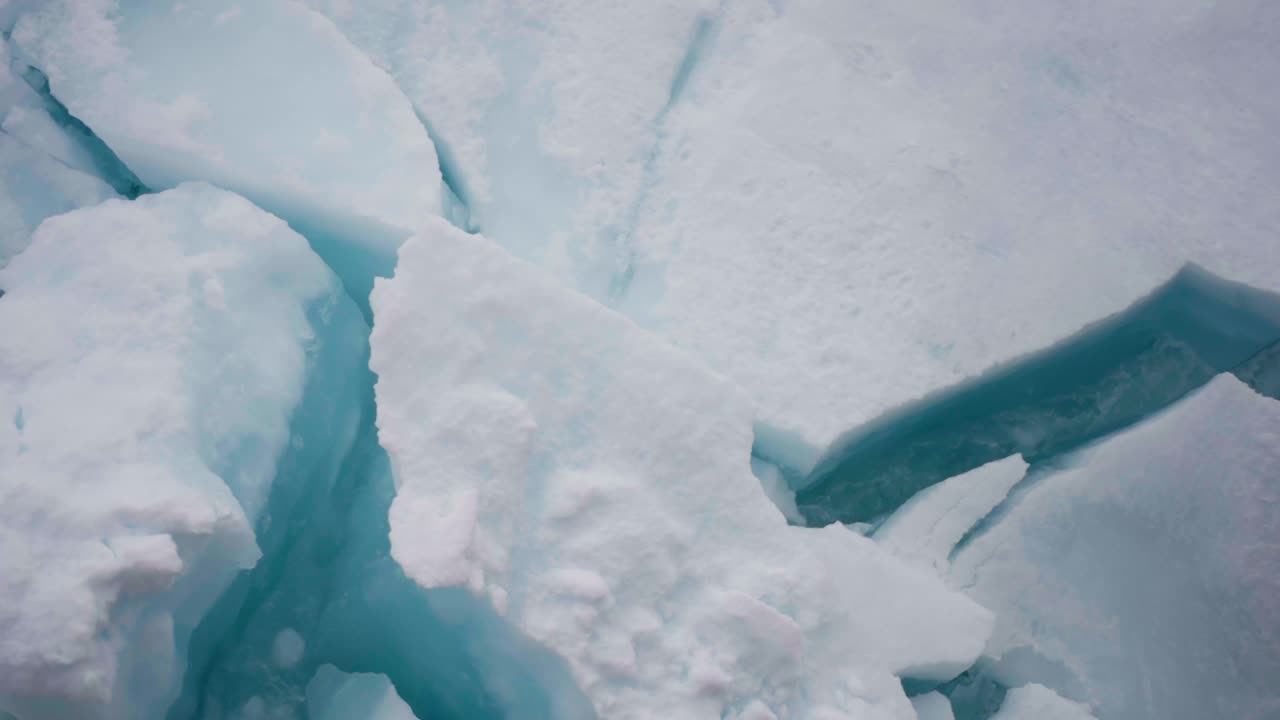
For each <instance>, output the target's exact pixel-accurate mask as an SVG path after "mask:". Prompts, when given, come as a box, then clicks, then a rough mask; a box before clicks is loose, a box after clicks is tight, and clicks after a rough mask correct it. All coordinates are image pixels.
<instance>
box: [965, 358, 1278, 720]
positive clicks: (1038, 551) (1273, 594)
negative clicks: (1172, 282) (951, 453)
mask: <svg viewBox="0 0 1280 720" xmlns="http://www.w3.org/2000/svg"><path fill="white" fill-rule="evenodd" d="M951 579H952V582H953V584H955V585H959V586H963V587H965V588H966V589H967V592H968V593H970V594H971V595H972V596H973V597H974V598H975V599H977V600H978V601H979V602H981V603H982V604H983V605H984V606H986V607H988V608H990V609H992V610H993V611H994V612H995V613H996V619H997V620H996V631H995V634H994V636H993V637H992V640H991V642H990V644H989V645H988V647H987V650H986V653H987V654H988V655H990V656H991V657H992V658H993V659H994V664H993V669H994V672H995V674H996V677H997V678H998V679H999V680H1001V681H1002V682H1004V683H1006V684H1008V685H1020V684H1022V683H1024V682H1039V683H1042V684H1044V685H1047V686H1049V687H1052V688H1053V689H1054V690H1056V691H1058V692H1059V693H1060V694H1062V695H1064V696H1065V697H1068V698H1071V699H1073V700H1078V701H1083V702H1085V703H1087V704H1088V705H1089V706H1090V707H1092V708H1094V709H1095V710H1096V712H1097V713H1098V715H1099V716H1101V717H1117V718H1121V717H1122V718H1133V719H1134V720H1144V719H1147V718H1150V719H1152V720H1154V719H1156V718H1209V717H1231V718H1263V717H1273V716H1276V714H1277V713H1280V687H1278V686H1277V685H1276V682H1275V679H1276V678H1277V677H1280V602H1278V601H1277V598H1280V403H1277V402H1275V401H1274V400H1271V399H1268V398H1264V397H1262V396H1261V395H1258V394H1256V393H1255V392H1253V391H1252V390H1250V389H1249V387H1248V386H1246V385H1245V384H1244V383H1242V382H1240V381H1239V380H1237V379H1235V378H1234V377H1232V376H1230V375H1222V376H1220V377H1218V378H1216V379H1215V380H1214V381H1213V382H1211V383H1210V384H1209V385H1207V386H1205V387H1204V388H1202V389H1200V390H1198V391H1196V393H1194V394H1193V395H1191V396H1189V397H1188V398H1187V399H1185V400H1183V401H1182V402H1180V403H1179V404H1177V405H1175V406H1173V407H1172V408H1170V409H1169V410H1167V411H1166V412H1165V413H1163V414H1161V415H1158V416H1156V417H1154V418H1153V419H1151V420H1148V421H1146V422H1145V423H1143V424H1142V425H1139V426H1137V427H1136V428H1134V429H1132V430H1129V431H1127V432H1124V433H1122V434H1120V435H1117V436H1114V437H1112V438H1111V439H1108V440H1106V441H1105V442H1103V443H1102V444H1100V445H1097V446H1095V447H1093V448H1090V449H1087V450H1084V451H1081V452H1080V453H1079V454H1078V455H1076V456H1075V457H1074V458H1072V460H1071V462H1070V463H1069V464H1068V466H1067V467H1066V468H1065V469H1063V470H1061V471H1060V472H1057V473H1051V474H1047V475H1046V476H1043V477H1040V478H1038V479H1037V480H1036V484H1035V485H1033V486H1032V487H1031V488H1030V489H1029V490H1027V491H1026V492H1024V493H1020V494H1019V496H1018V497H1017V498H1016V499H1015V501H1014V502H1013V504H1012V507H1010V508H1009V509H1008V510H1007V513H1006V514H1005V515H1004V516H1003V517H1002V518H1001V519H1000V521H999V522H997V523H994V524H992V525H991V527H990V529H988V530H987V531H986V532H985V533H984V534H982V535H979V536H978V537H977V538H976V539H974V540H973V541H972V542H971V543H970V544H968V545H967V546H966V547H965V549H964V550H962V551H961V552H960V553H959V554H958V555H957V556H956V557H955V558H954V559H953V564H952V568H951Z"/></svg>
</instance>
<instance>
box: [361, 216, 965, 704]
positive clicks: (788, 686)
mask: <svg viewBox="0 0 1280 720" xmlns="http://www.w3.org/2000/svg"><path fill="white" fill-rule="evenodd" d="M442 298H447V302H445V301H442V300H441V299H442ZM372 302H373V307H374V312H375V317H376V323H375V324H374V330H373V336H372V345H373V350H372V359H371V366H372V368H373V369H374V371H375V372H376V373H377V374H378V378H379V379H378V384H377V388H376V391H377V401H378V428H379V436H380V439H381V442H382V444H383V445H384V447H386V449H387V451H388V453H389V454H390V456H391V463H392V469H393V472H394V476H395V479H396V482H397V485H398V491H397V495H396V498H395V501H394V503H393V505H392V508H391V511H390V516H391V543H392V553H393V555H394V557H395V558H396V559H397V560H398V561H399V562H400V564H401V565H402V566H403V567H404V570H405V573H406V574H407V575H408V576H409V577H410V578H412V579H414V580H416V581H418V582H419V583H421V584H423V585H424V586H428V587H435V586H440V585H465V586H466V587H468V588H470V589H471V591H472V592H474V593H476V594H478V595H481V596H484V597H488V598H490V599H491V601H492V602H493V604H494V606H495V607H496V608H498V609H500V610H501V611H505V613H506V614H507V616H508V617H509V618H510V619H511V621H512V623H513V624H514V625H515V626H516V627H518V628H521V629H523V630H524V631H525V632H527V633H528V634H529V635H530V636H531V637H533V638H534V639H536V640H538V641H540V642H542V643H544V644H546V645H547V646H548V647H550V648H552V649H553V650H555V651H556V652H558V653H560V654H561V655H562V656H563V657H565V658H566V659H567V660H568V661H569V664H570V667H571V669H572V670H573V672H574V676H575V677H576V679H577V680H578V682H579V684H580V686H581V687H582V689H583V690H584V692H585V693H586V694H587V696H588V697H589V698H590V699H591V701H592V702H593V703H594V705H595V708H596V712H597V713H598V714H600V715H601V716H605V717H616V718H629V717H636V718H639V717H654V716H657V715H674V716H679V717H722V716H724V714H726V713H729V712H730V711H731V710H733V709H734V708H747V707H748V706H750V705H751V703H753V702H758V703H760V704H761V706H762V707H763V708H767V709H769V711H770V712H773V713H774V714H777V715H778V716H779V717H782V716H789V717H815V718H817V717H830V718H835V717H864V716H876V717H904V718H905V717H910V713H911V710H910V706H909V703H908V702H907V700H906V697H905V696H904V695H903V693H902V690H901V686H900V684H899V682H898V681H897V679H896V678H894V677H893V676H894V675H895V674H899V673H909V674H911V675H912V676H917V677H932V678H936V679H938V680H945V679H947V678H949V677H951V676H952V675H955V674H956V673H958V672H960V671H961V670H963V669H964V667H966V666H967V661H968V660H971V659H973V658H974V657H976V655H977V654H978V652H980V649H981V646H982V644H983V642H984V639H985V635H986V632H987V625H988V623H989V622H990V618H989V617H988V616H987V614H986V612H985V611H984V610H982V609H981V608H980V607H978V606H977V605H974V604H972V603H970V602H969V601H967V600H965V599H963V598H961V597H959V596H958V595H956V594H954V593H952V592H950V591H948V590H947V589H946V588H945V587H943V586H942V585H941V584H940V583H939V582H937V581H936V580H935V579H934V578H932V577H930V574H929V573H926V572H922V571H917V570H914V569H911V568H909V567H907V566H905V565H904V564H903V563H901V562H900V561H899V560H897V559H896V558H894V557H892V556H891V555H889V554H888V553H886V552H885V551H884V550H882V549H881V548H880V547H879V546H877V545H876V544H875V543H874V542H872V541H870V540H868V539H866V538H864V537H862V536H859V535H857V534H855V533H851V532H849V531H847V530H846V529H845V528H843V527H840V526H838V525H835V526H831V527H827V528H823V529H805V528H797V527H791V526H788V525H787V524H786V521H785V519H784V518H783V517H782V515H781V513H780V512H779V511H778V510H777V508H775V507H774V506H773V505H772V504H771V503H770V501H769V500H768V498H767V497H766V496H765V494H764V492H763V491H762V489H761V486H760V483H759V481H757V480H756V478H754V477H753V476H752V474H751V469H750V467H749V459H750V449H751V441H752V432H751V427H752V422H751V421H752V408H751V405H750V403H749V401H748V399H747V398H746V397H745V396H744V395H743V394H742V393H741V392H740V391H738V390H737V389H736V388H735V387H734V386H733V385H731V384H730V383H728V382H727V381H725V379H724V378H722V377H720V376H718V375H716V374H714V373H712V372H709V371H707V370H706V369H704V368H703V367H702V366H701V365H700V364H699V363H698V362H697V361H696V360H694V359H693V358H691V357H689V356H686V355H685V354H683V353H681V352H679V351H677V350H675V349H672V348H670V347H669V346H667V345H666V344H665V343H663V342H661V341H660V340H658V339H657V338H655V337H652V336H650V335H648V334H647V333H645V332H643V331H641V330H639V329H638V328H636V327H635V326H634V325H633V324H632V323H630V322H629V321H627V320H626V319H625V318H623V317H621V316H619V315H617V314H615V313H613V312H611V311H609V310H607V309H606V308H605V307H603V306H601V305H597V304H596V303H594V302H592V301H590V300H589V299H587V298H586V297H584V296H581V295H579V294H577V293H574V292H571V291H567V290H564V289H563V288H561V287H560V286H559V285H557V284H556V283H555V282H553V281H552V280H551V279H550V278H549V277H545V276H544V275H543V274H541V273H540V272H539V271H537V270H536V269H535V268H533V267H531V266H528V265H525V264H524V263H522V262H520V261H518V260H516V259H515V258H513V257H511V256H510V255H508V254H507V253H505V252H503V251H502V250H500V249H499V248H498V247H496V246H495V245H493V244H491V243H490V242H489V241H487V240H486V239H484V238H482V237H477V236H468V235H466V234H464V233H462V232H461V231H459V230H457V229H455V228H452V227H450V226H448V225H446V224H445V223H444V222H443V221H439V222H437V223H436V224H435V227H433V228H431V229H430V230H429V231H428V232H427V233H425V234H423V235H421V236H419V237H416V238H414V239H412V240H410V241H409V242H408V243H407V244H406V245H404V246H403V247H402V249H401V253H400V261H399V265H398V266H397V269H396V275H395V278H394V279H392V280H390V281H379V283H378V285H377V287H376V288H375V290H374V294H373V299H372ZM752 716H753V717H764V715H762V714H760V713H756V714H755V715H752Z"/></svg>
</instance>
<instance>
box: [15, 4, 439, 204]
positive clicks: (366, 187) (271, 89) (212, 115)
mask: <svg viewBox="0 0 1280 720" xmlns="http://www.w3.org/2000/svg"><path fill="white" fill-rule="evenodd" d="M13 39H14V41H15V43H16V44H17V45H18V46H19V47H20V48H21V49H22V50H23V51H24V52H25V53H26V54H27V55H28V56H29V57H30V58H31V59H32V61H33V63H34V64H35V65H37V66H38V67H39V68H40V69H42V70H43V71H44V72H45V73H46V74H47V75H48V77H49V82H50V84H51V86H52V89H53V92H54V94H55V95H56V96H57V97H58V98H59V99H60V100H61V101H62V102H63V103H65V104H66V105H67V107H68V108H69V109H70V110H71V112H72V113H73V114H74V115H76V116H77V117H79V118H80V119H81V120H83V121H84V122H85V123H87V124H88V125H89V126H90V127H92V128H93V129H94V131H95V132H96V133H97V134H98V135H99V136H100V137H101V138H102V139H103V140H105V141H106V142H107V144H108V145H110V146H111V147H112V149H114V150H115V152H116V154H118V155H119V156H120V157H121V159H122V160H124V162H125V164H127V165H128V166H129V167H130V168H131V169H132V170H133V171H134V172H135V173H137V175H138V176H139V177H140V178H142V180H143V181H144V182H145V183H146V184H147V185H149V186H151V187H153V188H163V187H170V186H172V185H174V184H176V183H179V182H182V181H183V180H190V179H199V180H206V181H209V182H214V183H217V184H218V185H220V186H223V187H227V188H230V189H234V190H236V191H238V192H240V193H242V194H244V195H246V196H247V197H250V198H252V199H253V200H254V201H255V202H257V203H258V204H259V205H262V206H263V207H268V208H271V209H272V210H274V211H276V212H278V213H279V214H281V215H282V216H285V217H287V218H288V219H290V220H291V221H292V220H293V217H292V216H293V215H294V214H297V213H300V212H301V211H300V210H299V208H310V209H320V210H323V211H327V212H340V213H343V214H346V215H350V216H354V217H357V218H361V219H364V220H371V221H376V222H378V223H381V224H383V225H387V226H392V227H398V228H406V229H412V228H414V227H416V226H417V225H418V223H420V221H421V220H422V218H423V217H424V216H426V215H428V214H431V213H433V212H439V210H440V208H441V196H440V193H441V186H440V174H439V170H438V167H437V164H436V157H435V151H434V148H433V146H432V144H431V140H430V138H429V137H428V136H427V133H426V131H425V129H424V128H423V127H422V126H421V124H420V123H419V122H418V120H417V118H416V117H415V115H414V113H413V109H412V107H411V106H410V104H409V103H408V101H407V100H406V99H405V97H404V96H403V95H402V94H401V93H400V91H399V90H398V89H397V88H396V86H395V84H394V82H392V80H391V78H389V77H388V76H387V74H386V73H385V72H383V71H381V70H379V69H378V68H377V67H375V66H374V65H373V64H372V63H371V62H369V60H368V59H367V58H365V56H364V55H363V54H362V53H360V52H359V51H358V50H356V49H355V48H354V47H352V45H351V44H350V43H349V42H347V40H346V38H345V37H344V36H343V35H342V33H341V32H339V31H338V30H337V29H336V28H335V27H334V26H333V24H332V23H331V22H329V21H328V20H327V19H325V18H324V17H323V16H321V15H320V14H319V13H316V12H314V11H312V10H310V9H308V8H306V7H305V6H303V5H301V4H300V3H298V2H294V0H254V1H253V2H239V3H228V2H222V1H221V0H186V1H185V2H174V3H167V2H124V3H119V2H112V1H111V0H50V1H49V2H47V3H44V4H42V5H41V7H40V8H39V9H38V10H36V11H34V12H32V13H30V14H27V15H25V16H23V17H22V18H20V19H19V21H18V23H17V25H16V27H15V29H14V32H13Z"/></svg>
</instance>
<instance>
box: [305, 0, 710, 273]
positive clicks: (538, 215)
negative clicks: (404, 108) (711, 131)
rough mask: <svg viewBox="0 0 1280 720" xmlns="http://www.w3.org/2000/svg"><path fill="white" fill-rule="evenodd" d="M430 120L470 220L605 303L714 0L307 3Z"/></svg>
mask: <svg viewBox="0 0 1280 720" xmlns="http://www.w3.org/2000/svg"><path fill="white" fill-rule="evenodd" d="M307 2H308V4H310V5H311V6H312V7H315V8H317V9H319V10H321V11H323V12H325V13H326V14H327V15H329V17H331V18H333V20H334V21H335V22H336V23H337V24H338V25H339V26H340V27H341V28H342V29H343V30H344V31H345V32H346V33H347V35H348V37H350V38H351V40H352V41H353V42H354V43H355V44H356V45H358V46H359V47H361V48H362V49H364V50H365V51H366V52H367V53H369V55H370V57H372V58H374V60H375V61H376V62H377V63H378V64H379V65H381V66H382V67H385V68H386V69H387V70H388V71H389V72H390V73H391V75H392V76H393V77H395V78H396V80H397V82H398V83H399V84H400V87H402V88H404V90H405V93H406V94H407V95H408V96H409V97H410V98H411V99H412V100H413V102H414V104H415V106H416V107H417V109H418V110H419V111H420V113H421V114H422V115H423V117H424V118H425V119H426V120H427V121H429V122H430V127H431V131H432V136H433V139H434V140H435V141H436V144H437V148H438V149H439V150H440V156H441V167H442V169H443V170H444V175H445V180H446V181H447V182H448V183H449V184H450V186H451V187H452V189H453V190H455V191H456V194H457V195H458V196H459V198H460V200H461V201H462V202H463V203H464V204H465V205H466V206H467V208H468V211H469V213H470V221H471V225H472V227H474V228H477V229H480V230H483V231H484V233H485V234H486V235H487V236H488V237H490V238H491V239H493V240H496V241H498V242H499V243H501V244H502V245H504V246H505V247H507V248H508V249H510V250H512V251H513V252H515V253H517V254H518V255H520V256H522V257H525V258H527V259H534V260H538V261H540V262H542V263H545V264H546V265H548V266H550V267H552V268H553V269H555V270H556V271H558V272H559V273H560V274H561V275H562V276H563V277H566V278H568V279H569V280H570V282H571V283H576V284H577V285H578V286H579V287H581V288H583V289H585V290H587V291H588V292H590V293H592V294H593V295H596V296H604V295H606V294H607V293H608V291H609V287H610V283H611V281H612V276H613V274H614V273H615V272H617V271H618V270H619V269H620V268H619V267H618V257H619V256H618V253H617V247H618V246H619V245H620V244H624V243H625V242H626V237H627V236H628V235H629V234H630V233H631V231H632V227H631V226H632V225H634V223H635V214H636V210H637V208H638V207H639V204H640V203H641V200H642V198H643V197H644V196H645V193H646V192H647V191H648V188H649V187H650V186H651V185H652V184H653V183H654V182H656V180H657V178H656V177H655V176H654V175H653V171H654V167H653V166H652V162H653V159H654V158H653V154H654V150H655V148H656V147H657V144H658V142H659V139H660V137H661V136H662V134H663V132H664V128H665V117H666V115H667V114H669V112H670V109H671V107H672V106H674V105H675V104H677V103H678V102H680V101H681V98H682V95H683V90H684V88H685V87H687V85H688V81H689V79H690V78H691V77H693V76H694V75H695V74H696V73H695V70H696V68H697V67H698V66H699V65H700V64H701V62H702V61H703V60H704V56H705V55H706V54H709V50H708V48H709V47H710V46H711V45H712V44H713V42H712V41H713V39H714V38H713V36H714V34H715V33H714V29H715V28H716V27H717V26H718V19H717V18H718V17H719V14H720V6H721V5H723V3H718V2H716V1H715V0H650V1H649V2H643V3H616V2H606V3H601V2H589V1H583V0H574V1H573V2H560V1H555V2H533V3H530V2H524V1H523V0H481V1H479V2H467V3H457V2H449V1H448V0H426V1H425V2H424V1H421V0H366V1H363V2H358V3H353V2H348V1H347V0H307Z"/></svg>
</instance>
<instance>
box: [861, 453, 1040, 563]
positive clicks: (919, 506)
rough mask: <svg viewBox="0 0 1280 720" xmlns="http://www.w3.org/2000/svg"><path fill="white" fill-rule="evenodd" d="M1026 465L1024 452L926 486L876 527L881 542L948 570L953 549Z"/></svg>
mask: <svg viewBox="0 0 1280 720" xmlns="http://www.w3.org/2000/svg"><path fill="white" fill-rule="evenodd" d="M1026 471H1027V463H1026V462H1025V461H1024V460H1023V459H1022V458H1021V457H1017V456H1015V457H1008V458H1005V459H1004V460H997V461H996V462H993V463H988V464H986V465H983V466H982V467H980V468H977V469H976V470H970V471H969V472H967V473H965V474H963V475H958V476H956V477H953V478H949V479H947V480H945V481H943V482H941V483H939V484H937V485H934V486H932V487H930V488H927V489H925V490H921V491H920V492H919V493H917V494H916V496H915V497H913V498H911V500H910V501H908V502H907V503H906V504H905V505H903V506H902V507H901V508H899V509H898V511H897V512H895V513H894V514H893V515H892V516H891V517H889V519H888V520H886V521H885V523H884V524H883V525H881V526H880V528H878V529H877V530H876V533H875V536H874V537H875V539H876V542H878V543H880V544H881V545H883V546H884V547H885V548H887V549H888V550H889V551H890V552H892V553H893V554H895V555H897V556H899V557H901V558H903V559H904V560H907V561H908V562H911V563H913V564H917V565H920V566H923V567H927V568H930V569H932V570H935V571H945V570H946V569H947V558H948V557H949V556H950V555H951V551H952V550H954V549H955V547H956V545H958V544H959V543H960V540H961V539H963V538H964V536H965V535H966V534H967V533H968V532H969V531H970V530H971V529H972V528H973V527H974V526H975V525H977V524H978V521H980V520H982V519H983V518H984V517H986V516H987V514H988V513H990V512H991V511H992V510H994V509H995V508H996V506H997V505H999V504H1000V503H1001V502H1002V501H1003V500H1004V499H1005V497H1006V496H1007V495H1008V494H1009V491H1010V490H1012V489H1013V487H1014V486H1015V485H1017V484H1018V481H1019V480H1021V479H1022V477H1023V475H1024V474H1025V473H1026Z"/></svg>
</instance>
